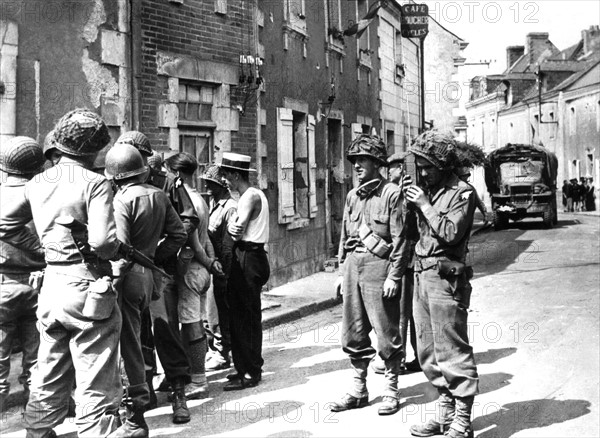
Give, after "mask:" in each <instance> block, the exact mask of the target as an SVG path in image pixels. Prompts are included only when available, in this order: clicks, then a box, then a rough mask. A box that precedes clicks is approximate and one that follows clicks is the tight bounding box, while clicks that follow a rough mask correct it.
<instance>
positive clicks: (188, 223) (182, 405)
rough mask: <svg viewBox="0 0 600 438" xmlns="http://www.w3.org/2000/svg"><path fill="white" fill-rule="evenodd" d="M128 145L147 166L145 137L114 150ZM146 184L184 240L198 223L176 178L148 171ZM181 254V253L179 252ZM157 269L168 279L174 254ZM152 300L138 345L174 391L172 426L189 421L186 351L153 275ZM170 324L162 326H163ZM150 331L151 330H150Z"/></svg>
mask: <svg viewBox="0 0 600 438" xmlns="http://www.w3.org/2000/svg"><path fill="white" fill-rule="evenodd" d="M120 145H129V146H133V147H134V148H135V149H137V150H138V151H139V153H140V154H141V157H142V160H143V164H144V165H146V164H147V160H148V158H150V157H151V156H153V151H152V148H151V145H150V141H149V140H148V137H146V136H145V135H144V134H143V133H141V132H139V131H128V132H125V133H124V134H122V135H121V136H120V137H119V138H118V139H117V141H116V142H115V146H120ZM148 170H149V177H148V179H147V181H146V182H147V183H148V184H150V185H152V186H154V187H156V188H158V189H161V190H163V191H164V192H165V193H166V195H167V197H168V198H169V201H170V202H171V205H172V206H173V208H174V209H175V212H176V213H177V215H178V216H179V219H181V222H182V223H183V226H184V228H185V231H186V234H187V235H188V239H189V238H190V236H192V234H193V233H194V232H195V231H196V229H197V227H198V223H199V218H198V215H197V214H196V210H195V208H194V204H193V203H192V200H191V199H190V196H189V194H188V193H187V191H186V189H185V187H184V185H183V182H182V181H181V179H180V178H175V177H174V176H172V175H167V174H166V173H165V172H162V171H160V170H156V169H154V168H150V169H148ZM197 242H198V241H197V239H196V240H194V239H191V241H190V245H191V246H192V247H193V248H194V250H197V249H198V247H199V244H198V243H197ZM180 254H181V252H180ZM156 263H157V264H158V265H159V266H162V267H163V268H164V270H165V271H167V272H168V273H169V274H171V275H175V274H176V273H177V265H178V256H177V254H175V255H172V256H170V257H166V258H164V259H162V260H156ZM154 280H155V286H154V294H153V296H154V298H156V299H154V300H153V301H152V302H151V303H150V311H149V312H144V315H143V321H142V325H143V326H144V329H142V333H144V334H145V335H146V337H144V339H142V342H143V344H144V346H145V351H146V352H151V353H147V354H146V355H145V359H146V365H147V368H149V369H150V370H153V369H156V360H155V357H154V348H155V347H156V352H157V353H158V357H159V359H160V362H161V364H162V367H163V369H164V371H165V377H166V379H167V381H168V383H169V384H170V385H171V388H172V389H173V390H174V391H175V393H176V395H177V397H175V398H174V399H173V404H172V407H173V422H174V423H187V422H188V421H190V418H191V417H190V411H189V409H188V408H187V400H186V397H185V386H186V385H187V384H189V383H190V382H191V375H190V364H189V358H188V355H187V353H186V350H185V348H184V346H183V343H182V341H181V337H180V336H179V333H178V331H174V330H173V329H172V326H173V325H174V324H173V321H170V318H169V315H176V314H177V307H175V308H172V307H173V305H175V306H176V303H177V300H166V298H165V295H164V294H163V291H164V289H165V285H166V282H165V281H164V279H163V278H162V276H160V275H157V274H155V279H154ZM165 321H166V322H168V323H169V322H170V323H171V324H164V322H165ZM152 328H153V329H154V330H152ZM152 377H153V371H148V373H147V375H146V379H147V383H148V385H149V388H150V397H151V403H150V405H151V406H155V405H156V395H155V393H154V389H153V387H152Z"/></svg>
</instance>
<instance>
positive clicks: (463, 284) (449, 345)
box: [413, 268, 479, 397]
mask: <svg viewBox="0 0 600 438" xmlns="http://www.w3.org/2000/svg"><path fill="white" fill-rule="evenodd" d="M470 298H471V284H470V283H469V280H467V277H466V274H464V273H463V274H461V275H458V276H451V277H448V278H441V277H440V275H439V273H438V270H437V268H432V269H427V270H425V271H420V272H417V271H415V297H414V300H413V313H414V318H415V325H416V328H417V337H418V338H417V349H418V355H419V363H420V364H421V367H422V369H423V372H424V373H425V375H426V376H427V378H428V379H429V381H430V382H431V383H432V384H433V386H435V387H436V388H437V389H438V391H440V392H445V391H449V392H450V393H451V394H452V396H454V397H470V396H474V395H476V394H477V393H478V385H479V376H478V374H477V366H476V365H475V359H474V357H473V348H472V347H471V346H470V345H469V338H468V334H467V329H468V326H467V316H468V311H467V309H468V308H469V302H470Z"/></svg>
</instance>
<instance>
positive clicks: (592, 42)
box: [581, 25, 600, 54]
mask: <svg viewBox="0 0 600 438" xmlns="http://www.w3.org/2000/svg"><path fill="white" fill-rule="evenodd" d="M581 39H582V40H583V53H584V54H585V53H589V52H598V51H600V26H598V25H594V26H590V28H589V29H584V30H582V31H581Z"/></svg>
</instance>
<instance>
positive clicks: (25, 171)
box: [0, 137, 46, 411]
mask: <svg viewBox="0 0 600 438" xmlns="http://www.w3.org/2000/svg"><path fill="white" fill-rule="evenodd" d="M44 162H45V159H44V155H43V153H42V148H41V147H40V146H39V145H38V144H37V143H36V141H35V140H33V139H32V138H29V137H14V138H12V139H10V140H8V141H6V142H3V143H2V145H1V146H0V174H2V184H0V199H2V209H4V208H5V206H9V205H11V204H13V203H15V202H18V199H19V198H21V197H23V193H24V191H25V183H26V182H27V181H29V180H30V179H31V178H33V176H34V175H35V174H37V173H38V172H39V171H40V170H42V167H43V166H44ZM38 245H39V243H38ZM45 266H46V262H45V261H44V253H43V252H42V251H26V250H24V251H22V250H20V249H18V248H15V247H14V246H12V245H11V244H9V243H5V242H0V411H1V410H2V406H3V405H4V402H5V400H6V398H7V397H8V394H9V392H10V382H9V381H8V376H9V374H10V356H11V351H12V348H13V343H14V342H15V341H16V340H19V341H20V344H21V348H22V351H23V360H22V372H21V375H20V376H19V383H21V384H22V385H23V388H24V393H25V400H27V399H28V398H29V385H30V383H31V370H32V368H33V366H34V365H35V364H36V362H37V353H38V347H39V345H40V335H39V333H38V330H37V327H36V323H37V317H36V315H35V312H36V310H37V301H38V293H39V288H40V286H41V275H42V272H41V271H42V270H43V269H44V267H45Z"/></svg>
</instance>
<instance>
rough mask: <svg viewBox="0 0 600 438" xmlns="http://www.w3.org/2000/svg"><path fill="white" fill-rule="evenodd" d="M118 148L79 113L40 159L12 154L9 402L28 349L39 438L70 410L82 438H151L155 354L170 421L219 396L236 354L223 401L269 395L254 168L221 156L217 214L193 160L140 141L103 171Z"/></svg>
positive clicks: (95, 121) (7, 178)
mask: <svg viewBox="0 0 600 438" xmlns="http://www.w3.org/2000/svg"><path fill="white" fill-rule="evenodd" d="M109 142H110V136H109V132H108V128H107V126H106V124H105V123H104V121H103V120H102V119H101V118H100V117H99V116H98V115H97V114H96V113H94V112H91V111H89V110H86V109H77V110H73V111H70V112H69V113H67V114H65V115H64V116H63V117H62V118H61V119H60V120H59V121H58V122H57V124H56V125H55V127H54V129H53V130H52V131H51V132H50V133H49V134H48V136H47V137H46V141H45V143H44V147H43V148H42V147H41V146H40V145H39V144H38V143H37V142H36V141H35V140H33V139H31V138H29V137H15V138H13V139H11V140H9V141H6V142H3V143H2V145H1V146H0V174H1V176H2V181H1V184H0V196H1V198H2V211H1V213H0V241H1V242H0V243H1V244H2V245H1V247H0V280H1V284H0V294H1V301H0V404H2V405H3V404H4V402H5V401H6V398H7V395H8V392H9V389H10V387H9V383H8V375H9V371H10V355H11V352H12V349H13V346H14V345H15V342H17V338H18V340H19V341H20V344H21V348H22V351H23V372H22V374H21V377H20V379H19V380H20V382H21V383H22V384H23V386H24V387H25V389H26V393H27V396H28V403H27V406H26V409H25V413H24V421H25V426H26V429H27V437H28V438H51V437H54V436H56V434H55V432H54V430H53V428H54V427H55V426H56V425H58V424H60V423H61V422H62V421H63V420H64V419H65V417H67V415H69V414H72V413H71V412H69V411H70V406H71V407H72V406H73V405H76V409H75V413H74V416H75V417H76V424H77V431H78V435H79V436H89V437H106V436H110V437H113V438H116V437H141V438H143V437H147V436H148V435H149V428H148V425H147V423H146V421H145V417H144V414H145V412H146V411H147V410H148V409H151V408H154V407H156V405H157V399H156V395H155V393H154V388H153V376H154V372H155V370H156V362H155V352H156V354H157V355H158V358H159V360H160V362H161V365H162V368H163V370H164V373H165V376H166V382H167V385H166V386H167V387H168V388H170V391H171V394H170V396H169V399H170V400H171V403H172V408H173V417H172V421H173V422H174V423H186V422H189V421H190V412H189V409H188V407H187V400H188V399H200V398H206V397H208V395H209V389H208V381H207V378H206V369H207V368H208V369H225V368H228V367H229V366H230V364H231V357H230V353H231V356H232V357H233V362H234V366H235V370H236V371H235V373H232V374H231V375H229V376H227V377H228V379H229V380H230V381H229V383H228V384H227V385H225V387H224V390H227V391H228V390H242V389H245V388H249V387H253V386H256V385H258V384H259V382H260V381H261V377H262V366H263V358H262V326H261V298H260V292H261V288H262V286H263V285H264V284H265V283H266V282H267V280H268V278H269V274H270V270H269V263H268V259H267V255H266V252H265V244H266V243H267V241H268V236H269V206H268V201H267V199H266V197H265V195H264V194H263V192H262V191H260V190H258V189H256V188H253V187H251V186H250V182H249V174H250V172H253V171H254V169H251V168H250V161H251V159H250V157H249V156H247V155H241V154H234V153H229V152H225V153H223V154H222V158H221V160H220V161H219V162H218V163H217V164H214V165H210V166H209V167H208V168H207V169H206V172H205V173H204V174H203V175H201V178H202V179H204V181H205V182H206V185H207V187H208V192H209V195H210V198H211V199H210V206H209V205H207V203H206V202H205V200H204V199H203V197H202V196H201V195H200V193H199V192H198V191H197V189H196V188H195V187H194V181H195V177H194V174H195V173H196V171H197V169H198V161H197V160H196V158H195V157H194V156H193V155H191V154H188V153H185V152H181V153H178V154H174V155H172V156H170V157H168V158H167V159H166V160H164V161H163V160H162V157H161V156H160V155H158V154H157V153H156V152H154V151H153V150H152V148H151V145H150V141H149V140H148V138H147V137H146V136H145V135H144V134H143V133H141V132H138V131H129V132H126V133H124V134H123V135H121V136H120V137H119V138H118V139H117V140H116V142H115V143H114V146H113V147H112V148H111V149H110V150H109V151H108V153H107V154H106V159H105V167H104V168H103V169H96V168H94V162H95V159H96V157H97V155H98V152H99V151H100V150H102V149H103V148H104V147H106V146H107V145H108V144H109ZM230 190H231V191H234V192H237V193H238V194H239V199H238V200H237V201H234V200H233V199H232V196H231V193H230ZM211 283H212V286H213V287H212V290H213V293H212V295H213V299H214V301H215V303H216V307H217V309H218V315H219V319H218V321H211V323H210V324H209V323H208V321H206V320H205V319H206V309H204V306H205V302H206V300H207V299H206V294H207V291H208V289H209V287H210V286H211ZM37 327H39V330H40V331H41V334H40V333H39V332H38V329H37ZM207 353H210V354H208V357H207ZM121 365H122V367H121ZM70 399H74V401H73V402H72V403H70V402H69V400H70ZM122 404H124V405H125V406H126V407H127V413H126V415H125V417H124V418H123V419H122V418H121V415H120V414H119V408H120V406H122ZM122 420H124V421H122Z"/></svg>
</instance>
